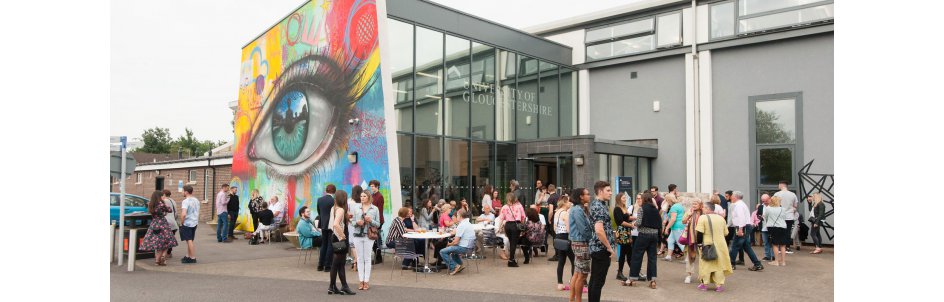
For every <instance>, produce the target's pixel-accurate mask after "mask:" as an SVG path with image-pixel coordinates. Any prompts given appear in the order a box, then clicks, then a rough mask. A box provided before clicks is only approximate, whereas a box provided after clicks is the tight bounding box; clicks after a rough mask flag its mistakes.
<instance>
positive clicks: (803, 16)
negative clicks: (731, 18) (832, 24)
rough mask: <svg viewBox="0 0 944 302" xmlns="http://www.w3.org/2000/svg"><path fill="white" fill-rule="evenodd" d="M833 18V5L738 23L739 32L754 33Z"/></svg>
mask: <svg viewBox="0 0 944 302" xmlns="http://www.w3.org/2000/svg"><path fill="white" fill-rule="evenodd" d="M832 18H833V5H832V4H829V5H823V6H817V7H810V8H805V9H801V10H795V11H789V12H782V13H779V14H773V15H766V16H761V17H756V18H750V19H744V20H740V21H739V22H738V31H739V32H752V31H759V30H765V29H772V28H780V27H785V26H789V25H796V24H804V23H811V22H816V21H822V20H827V19H832Z"/></svg>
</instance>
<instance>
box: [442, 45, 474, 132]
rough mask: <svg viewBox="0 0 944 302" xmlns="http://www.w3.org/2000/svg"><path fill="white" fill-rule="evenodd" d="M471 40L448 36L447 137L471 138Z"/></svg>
mask: <svg viewBox="0 0 944 302" xmlns="http://www.w3.org/2000/svg"><path fill="white" fill-rule="evenodd" d="M469 47H470V46H469V40H466V39H462V38H458V37H453V36H449V35H446V98H445V100H446V125H447V127H446V135H449V136H458V137H468V136H469V102H468V101H466V100H463V97H464V96H466V95H468V92H469V90H468V89H469V55H470V52H469V49H470V48H469Z"/></svg>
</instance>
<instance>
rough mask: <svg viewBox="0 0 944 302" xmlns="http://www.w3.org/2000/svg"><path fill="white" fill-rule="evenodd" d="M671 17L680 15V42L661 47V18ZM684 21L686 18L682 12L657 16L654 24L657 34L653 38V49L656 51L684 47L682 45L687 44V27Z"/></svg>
mask: <svg viewBox="0 0 944 302" xmlns="http://www.w3.org/2000/svg"><path fill="white" fill-rule="evenodd" d="M669 15H678V24H679V30H678V39H679V40H678V43H675V44H669V45H665V46H659V18H660V17H665V16H669ZM682 19H684V16H682V10H677V11H671V12H667V13H662V14H658V15H655V23H654V25H655V32H654V33H653V35H654V37H653V43H652V49H655V50H659V49H670V48H675V47H679V46H682V44H685V28H684V26H685V25H684V24H683V23H682Z"/></svg>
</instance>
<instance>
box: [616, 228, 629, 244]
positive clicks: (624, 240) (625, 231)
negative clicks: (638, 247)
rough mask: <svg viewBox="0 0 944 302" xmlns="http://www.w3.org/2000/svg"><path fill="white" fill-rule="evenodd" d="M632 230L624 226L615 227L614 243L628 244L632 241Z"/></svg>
mask: <svg viewBox="0 0 944 302" xmlns="http://www.w3.org/2000/svg"><path fill="white" fill-rule="evenodd" d="M632 232H633V230H632V229H631V228H627V227H624V226H621V225H620V226H617V227H616V244H630V243H632V242H633V233H632Z"/></svg>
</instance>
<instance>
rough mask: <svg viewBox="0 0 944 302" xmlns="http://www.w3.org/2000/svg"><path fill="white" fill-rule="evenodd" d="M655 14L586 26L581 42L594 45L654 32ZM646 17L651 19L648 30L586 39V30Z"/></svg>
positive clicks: (611, 26)
mask: <svg viewBox="0 0 944 302" xmlns="http://www.w3.org/2000/svg"><path fill="white" fill-rule="evenodd" d="M679 12H681V10H679ZM655 16H656V15H648V16H644V17H636V18H633V19H629V20H623V21H618V22H613V23H609V24H604V25H600V26H594V27H590V28H587V29H586V30H585V31H584V38H583V42H584V44H585V45H587V46H589V45H594V44H603V43H606V42H613V41H617V40H623V39H625V38H629V37H633V36H645V35H648V34H652V33H655V32H656V19H655ZM646 19H649V20H650V21H652V29H650V30H648V31H640V32H631V33H628V34H623V35H619V36H611V37H609V38H606V39H598V40H587V34H586V33H587V32H590V31H594V30H599V29H604V28H611V29H612V28H613V27H617V26H620V25H623V24H629V23H635V22H639V21H644V20H646Z"/></svg>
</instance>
